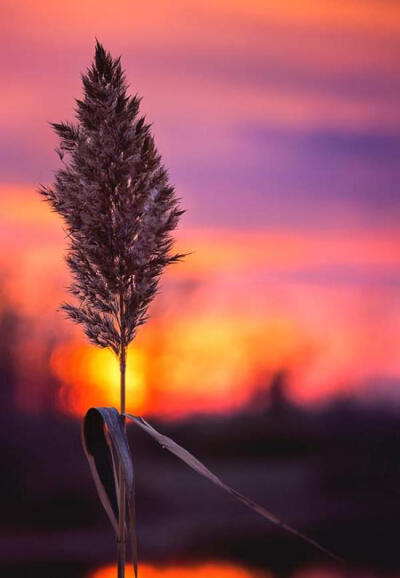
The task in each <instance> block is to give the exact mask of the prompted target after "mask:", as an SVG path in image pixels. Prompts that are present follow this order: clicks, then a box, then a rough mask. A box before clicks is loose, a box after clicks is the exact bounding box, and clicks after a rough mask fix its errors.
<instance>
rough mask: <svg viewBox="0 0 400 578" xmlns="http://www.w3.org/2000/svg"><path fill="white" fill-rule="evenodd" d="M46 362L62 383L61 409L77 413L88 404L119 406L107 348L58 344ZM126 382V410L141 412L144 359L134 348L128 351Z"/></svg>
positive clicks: (114, 370) (115, 368) (114, 368)
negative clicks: (48, 362)
mask: <svg viewBox="0 0 400 578" xmlns="http://www.w3.org/2000/svg"><path fill="white" fill-rule="evenodd" d="M50 363H51V367H52V369H53V371H54V373H55V374H56V376H57V377H58V378H59V379H60V381H61V383H62V387H61V389H60V394H59V401H60V404H61V406H62V408H63V409H64V410H66V409H67V410H68V411H70V412H72V413H77V414H81V413H82V412H84V411H85V409H86V408H88V407H90V406H91V405H107V406H113V407H119V404H120V393H119V383H120V372H119V364H118V360H117V358H116V357H115V355H113V354H112V353H111V352H110V351H109V350H108V349H98V348H96V347H93V346H91V345H81V346H77V345H75V343H70V344H62V345H59V346H58V347H57V348H56V349H55V350H54V352H53V354H52V356H51V362H50ZM126 381H127V383H128V384H129V388H128V389H127V405H128V407H129V409H130V410H131V411H134V412H136V411H137V412H143V410H144V409H145V407H146V402H147V399H146V398H147V396H146V385H145V368H144V356H143V354H142V353H141V352H140V351H139V350H137V349H134V348H131V349H130V351H129V356H128V362H127V368H126Z"/></svg>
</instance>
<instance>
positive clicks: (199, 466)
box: [125, 414, 342, 562]
mask: <svg viewBox="0 0 400 578" xmlns="http://www.w3.org/2000/svg"><path fill="white" fill-rule="evenodd" d="M125 415H126V417H127V418H129V419H130V420H131V421H133V422H134V423H135V424H136V425H138V426H139V427H140V428H141V429H142V430H144V431H145V432H146V433H147V434H148V435H150V436H151V437H152V438H154V439H155V440H156V441H157V442H158V443H159V444H160V445H161V447H163V448H164V449H167V450H168V451H169V452H171V453H172V454H174V455H175V456H176V457H177V458H179V459H180V460H182V461H183V462H184V463H185V464H186V465H188V466H189V467H190V468H192V469H193V470H194V471H196V472H197V473H198V474H200V475H201V476H203V477H205V478H207V479H208V480H210V481H211V482H213V484H215V485H217V486H219V487H220V488H222V489H223V490H225V491H226V492H228V494H230V495H231V496H232V497H233V498H235V499H236V500H238V501H239V502H241V503H242V504H244V505H245V506H247V507H248V508H250V509H251V510H253V511H254V512H257V514H260V516H263V517H264V518H266V519H267V520H269V521H270V522H272V523H273V524H275V525H277V526H279V527H280V528H282V529H283V530H286V531H287V532H289V533H290V534H293V535H295V536H297V537H298V538H300V539H301V540H303V541H305V542H307V543H308V544H310V545H311V546H314V547H315V548H317V549H318V550H320V551H321V552H323V553H324V554H326V555H328V556H330V557H331V558H333V559H334V560H337V561H339V562H342V559H341V558H340V557H339V556H337V555H336V554H333V553H332V552H331V551H330V550H328V549H327V548H325V547H324V546H322V545H321V544H320V543H319V542H317V541H316V540H313V539H312V538H310V537H308V536H306V535H305V534H303V533H301V532H299V531H298V530H296V529H295V528H293V527H292V526H290V525H289V524H286V523H285V522H283V521H282V520H280V519H279V518H278V517H277V516H275V514H273V513H272V512H270V511H269V510H267V509H266V508H264V507H263V506H260V505H259V504H257V503H256V502H254V501H253V500H251V499H250V498H248V497H247V496H244V495H243V494H241V493H240V492H238V491H236V490H234V489H233V488H231V487H230V486H228V485H227V484H225V482H223V481H222V480H221V479H220V478H219V477H218V476H216V475H215V474H214V473H213V472H211V471H210V470H209V469H208V468H207V467H206V466H205V465H204V464H203V463H202V462H201V461H200V460H198V459H197V458H195V457H194V456H193V455H192V454H191V453H190V452H188V451H187V450H185V448H183V447H182V446H180V445H179V444H177V443H176V442H174V440H172V439H171V438H169V437H168V436H165V435H163V434H161V433H160V432H158V431H157V430H156V429H155V428H154V427H153V426H151V425H150V424H149V423H148V422H147V421H146V420H145V419H143V418H142V417H137V416H134V415H131V414H125Z"/></svg>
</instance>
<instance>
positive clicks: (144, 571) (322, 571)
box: [86, 562, 383, 578]
mask: <svg viewBox="0 0 400 578" xmlns="http://www.w3.org/2000/svg"><path fill="white" fill-rule="evenodd" d="M139 575H140V578H189V577H190V578H278V577H277V575H276V574H272V573H271V572H268V571H267V570H264V571H263V570H250V569H246V568H244V567H242V566H237V565H233V564H226V563H216V562H214V563H207V564H198V565H187V566H168V567H165V566H160V567H157V566H153V565H150V564H141V565H140V568H139ZM116 576H117V568H116V566H113V565H111V566H106V567H104V568H100V569H98V570H95V571H94V572H91V573H90V574H89V575H87V576H86V578H116ZM126 578H133V571H132V569H131V568H128V570H127V573H126ZM291 578H383V575H382V574H375V573H373V572H365V570H359V571H350V572H349V571H348V570H347V571H346V570H343V571H342V570H337V569H334V568H322V567H315V566H313V567H309V568H304V569H301V570H297V571H294V573H293V574H291Z"/></svg>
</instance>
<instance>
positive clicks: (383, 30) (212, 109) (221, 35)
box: [0, 0, 400, 415]
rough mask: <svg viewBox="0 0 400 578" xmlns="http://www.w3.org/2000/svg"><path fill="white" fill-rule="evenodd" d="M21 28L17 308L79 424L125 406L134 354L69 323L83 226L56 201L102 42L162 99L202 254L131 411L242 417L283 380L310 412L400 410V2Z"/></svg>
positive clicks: (34, 17) (24, 379)
mask: <svg viewBox="0 0 400 578" xmlns="http://www.w3.org/2000/svg"><path fill="white" fill-rule="evenodd" d="M0 30H1V34H0V45H1V53H2V56H3V58H2V59H1V63H0V69H1V77H2V80H3V82H2V88H1V101H2V106H1V107H0V124H1V130H0V279H1V283H2V285H3V289H2V293H4V295H5V297H3V298H2V299H3V302H4V303H5V301H6V300H7V301H9V302H11V303H12V304H13V305H14V306H16V307H18V310H19V311H20V314H21V315H22V316H23V317H24V319H25V322H26V323H28V324H29V331H26V332H23V334H22V336H21V343H20V347H19V351H18V352H16V355H17V356H18V355H21V351H24V355H28V356H29V359H30V361H31V366H30V371H28V372H27V374H26V375H25V374H24V371H25V372H26V369H25V370H22V369H21V372H22V374H21V383H24V384H25V385H24V386H21V387H25V388H26V387H28V386H29V387H31V388H32V387H33V388H36V389H35V391H36V392H37V395H36V396H32V398H33V397H35V400H36V401H35V403H37V404H38V407H40V404H41V401H40V400H43V399H45V397H46V391H45V390H44V389H43V387H42V384H41V383H40V379H38V378H37V376H38V375H40V372H41V371H43V367H44V366H46V367H50V369H51V371H52V372H53V374H54V375H55V376H56V377H57V378H58V379H59V380H60V382H61V383H62V384H63V386H62V389H61V391H60V400H59V401H60V407H61V408H62V409H64V410H66V411H72V412H74V413H78V414H79V413H82V412H83V411H84V409H85V408H86V407H87V406H88V405H99V404H101V403H105V402H110V403H117V399H118V384H117V378H118V374H117V368H116V365H115V363H114V360H113V359H112V357H111V356H108V354H107V352H103V351H97V350H95V349H94V348H93V347H92V346H89V345H87V344H86V342H85V340H84V339H83V338H82V337H81V335H80V332H79V331H77V330H76V329H75V328H72V327H71V326H70V323H69V322H68V321H66V320H64V318H63V316H62V315H61V314H60V313H57V312H56V308H57V305H58V304H59V303H60V301H62V300H63V299H64V297H65V290H64V287H65V286H66V285H67V284H68V274H67V272H66V270H65V265H64V262H63V252H64V249H65V246H66V242H65V238H64V237H65V235H64V233H63V231H62V224H61V222H60V221H59V219H58V218H57V217H56V216H55V215H53V214H51V213H50V212H49V210H48V208H47V206H44V204H43V203H42V202H41V201H40V199H39V197H38V195H37V194H36V193H35V189H36V188H37V186H38V184H39V183H49V182H51V180H52V178H53V174H54V170H55V169H56V168H57V167H58V166H59V160H58V157H57V155H56V154H55V153H54V148H55V146H56V138H55V136H54V135H53V134H52V132H51V130H50V127H49V124H48V122H49V121H60V120H72V118H73V114H74V98H78V97H79V96H80V95H81V86H80V73H81V72H83V71H84V70H85V69H86V67H87V66H88V65H89V64H90V61H91V59H92V57H93V52H94V42H95V37H97V38H98V39H99V40H100V41H101V42H102V43H103V44H104V45H105V47H106V48H107V49H108V50H110V51H111V52H112V54H113V55H120V54H121V55H122V63H123V66H124V68H125V69H126V73H127V79H128V82H129V84H130V89H131V91H132V92H138V93H139V94H140V95H141V96H142V97H143V101H142V110H143V112H145V113H146V115H147V118H148V120H149V121H151V122H152V123H153V132H154V135H155V138H156V142H157V143H158V147H159V149H160V152H161V153H162V155H163V158H164V161H165V163H166V165H167V167H168V168H169V172H170V176H171V180H172V181H173V183H174V184H175V185H176V189H177V192H178V195H179V196H180V197H181V198H182V203H183V206H184V208H185V209H186V210H187V212H186V214H185V216H184V217H183V219H182V224H181V227H180V229H179V231H178V233H177V242H178V246H179V248H180V249H183V250H185V251H191V252H192V254H191V255H190V256H189V257H187V259H186V262H185V263H184V264H180V265H176V266H174V267H173V268H171V270H170V271H169V272H168V273H167V275H166V277H165V279H164V282H163V291H162V293H161V295H160V296H159V297H158V298H157V300H156V302H155V304H154V307H153V310H152V312H153V318H152V319H151V320H150V321H149V324H148V326H147V327H146V328H144V329H143V330H142V331H141V332H140V334H139V337H138V340H137V343H134V345H133V348H132V351H131V355H130V357H131V367H130V376H129V379H130V398H129V399H130V404H131V409H132V410H134V411H143V412H147V413H148V412H150V413H159V414H163V415H169V414H171V415H181V414H185V413H187V412H191V411H197V410H211V411H213V410H218V411H220V410H221V411H222V410H227V409H235V408H237V407H240V405H241V404H243V403H246V402H247V401H248V400H249V398H250V397H251V396H252V394H253V393H254V392H255V391H256V390H258V389H259V388H263V387H267V386H268V383H269V381H270V379H271V376H272V375H273V373H274V372H276V371H279V370H281V369H285V370H287V371H288V375H289V378H290V383H291V387H292V394H293V396H294V397H295V398H296V399H297V400H298V401H301V402H311V401H313V402H315V401H320V400H322V401H323V400H326V399H328V398H329V397H330V396H332V395H334V394H337V393H340V392H344V393H356V394H357V395H360V397H363V398H368V399H369V398H371V399H374V398H377V397H379V396H382V395H383V396H389V397H391V398H392V399H399V401H400V356H399V354H398V347H399V344H400V227H399V223H400V162H399V159H400V4H399V3H397V2H395V1H394V0H360V1H354V0H347V1H344V0H343V1H342V0H332V1H328V0H319V1H306V0H297V1H296V0H292V1H290V0H288V1H286V2H278V1H272V2H269V1H267V0H246V1H244V0H240V1H239V0H237V1H235V0H230V1H229V2H228V1H225V0H213V1H212V2H211V1H207V0H202V1H195V0H189V1H187V0H185V1H184V0H174V1H173V2H163V1H161V0H159V1H154V0H148V1H147V2H145V3H136V2H133V1H132V0H115V1H114V2H105V1H101V0H96V1H95V0H85V1H84V2H78V1H77V0H70V2H68V3H59V2H54V1H50V0H46V1H45V0H3V1H2V2H1V6H0ZM1 307H4V304H3V305H1V303H0V308H1ZM32 368H33V369H32ZM33 370H35V371H36V373H35V372H34V371H33ZM28 374H29V375H28ZM32 375H35V376H36V377H32ZM128 387H129V383H128ZM20 397H21V398H22V397H23V396H22V395H21V396H20ZM25 401H26V400H25ZM32 403H33V402H32ZM43 403H44V402H43Z"/></svg>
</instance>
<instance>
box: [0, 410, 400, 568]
mask: <svg viewBox="0 0 400 578" xmlns="http://www.w3.org/2000/svg"><path fill="white" fill-rule="evenodd" d="M157 425H158V428H159V429H161V430H162V431H164V432H165V433H167V434H169V435H171V436H172V437H174V438H175V439H176V440H177V441H178V442H179V443H181V444H182V445H184V446H185V447H187V448H188V449H189V450H190V451H192V452H193V453H195V454H196V455H197V456H198V457H200V458H201V459H203V460H204V461H205V462H206V464H207V465H208V466H209V467H210V468H211V469H212V470H214V471H215V472H216V473H217V474H218V475H220V476H221V477H222V478H223V479H224V480H225V481H226V482H227V483H229V484H230V485H232V486H233V487H234V488H236V489H238V490H239V491H241V492H243V493H245V494H247V495H248V496H250V497H251V498H253V499H255V500H257V501H259V502H260V503H261V504H263V505H265V506H266V507H268V508H269V509H270V510H272V511H273V512H275V513H276V514H277V515H279V516H280V517H281V518H283V519H284V520H285V521H287V522H289V523H290V524H292V525H293V526H295V527H297V528H298V529H299V530H301V531H302V532H304V533H307V534H309V535H310V536H312V537H313V538H315V539H317V540H318V541H320V542H321V543H322V544H324V545H325V546H326V547H327V548H329V549H331V550H332V551H334V552H335V553H337V554H339V555H340V556H342V557H343V558H344V559H345V561H346V562H345V564H344V565H336V564H335V563H332V562H331V561H330V560H329V559H328V558H327V557H326V556H324V555H323V554H321V553H319V552H318V551H316V550H315V549H313V548H312V547H311V546H309V545H308V544H305V543H303V542H301V541H299V540H298V539H296V538H294V537H292V536H290V535H288V534H286V533H285V532H283V531H282V530H280V529H278V528H276V527H274V526H272V525H271V524H270V523H268V522H266V521H265V520H264V519H261V518H258V517H257V515H256V514H254V513H253V512H250V511H247V510H246V509H245V508H244V507H243V506H241V505H239V504H237V503H236V502H233V501H232V499H231V498H230V497H229V496H227V495H225V494H224V493H222V492H221V491H220V490H219V489H217V488H215V487H214V486H212V485H210V484H209V483H208V482H207V481H206V480H204V479H202V478H199V477H198V476H196V474H194V473H193V472H192V471H191V470H187V469H186V468H185V466H184V465H182V464H181V463H180V462H178V461H176V460H175V458H174V457H172V456H170V455H167V454H166V453H164V452H163V451H162V450H161V449H160V448H158V447H157V446H156V445H155V443H154V442H153V441H152V440H150V439H146V438H145V437H144V434H143V433H142V432H140V431H139V430H137V429H135V426H133V425H131V426H130V430H129V435H130V439H131V443H132V448H133V453H134V456H135V466H136V476H137V527H138V535H139V549H140V558H141V561H142V562H143V563H146V564H147V566H145V567H144V568H143V572H142V576H143V578H146V577H147V576H148V577H149V578H157V576H160V577H162V578H171V577H172V576H174V575H175V570H176V573H177V576H179V578H184V577H185V576H191V577H192V578H204V577H205V575H206V574H208V575H209V577H210V578H217V576H218V573H219V574H220V575H221V576H223V578H252V577H257V578H264V577H267V576H268V577H269V578H275V577H276V578H279V577H288V578H342V577H344V576H346V577H349V578H356V577H365V578H366V577H371V578H372V577H374V578H376V577H384V576H399V575H400V549H399V548H398V530H397V526H398V519H399V515H400V493H399V488H400V469H399V465H398V458H397V455H398V447H399V433H398V415H397V414H396V413H395V412H392V411H389V410H388V409H380V410H378V409H376V408H375V409H373V410H372V409H368V410H367V409H365V408H364V409H361V408H359V407H357V406H353V405H351V404H336V405H335V406H332V407H331V408H329V409H327V410H324V411H323V412H322V411H321V412H319V413H311V412H307V413H306V412H301V411H299V410H298V409H296V408H292V407H289V406H287V407H279V408H275V410H273V411H272V410H270V411H261V412H259V413H257V414H256V413H251V411H250V409H249V410H248V411H246V412H244V413H243V414H241V415H236V416H232V417H230V418H224V419H216V418H204V417H203V418H200V417H199V418H197V419H192V420H190V421H187V422H184V423H179V424H171V423H169V424H166V423H165V424H157ZM1 427H2V428H3V432H2V435H1V437H0V444H1V448H0V449H1V452H2V453H1V455H2V479H1V484H2V492H1V494H0V507H1V528H0V570H1V576H4V577H6V578H19V577H22V576H23V577H24V578H31V577H32V578H36V577H37V578H47V577H49V578H50V576H51V577H57V578H70V577H71V578H72V577H74V578H84V577H85V578H86V577H90V578H91V577H92V576H93V577H94V578H97V576H98V578H111V576H114V572H112V570H111V569H110V570H109V572H108V574H106V570H105V568H106V567H107V566H108V565H110V564H112V562H113V559H114V554H115V543H114V538H113V534H112V531H111V529H110V528H109V526H108V520H107V519H106V516H105V515H104V514H103V512H102V510H101V506H100V504H99V503H98V500H97V497H96V496H95V493H94V491H93V485H92V481H91V479H90V475H89V472H88V468H87V465H86V463H85V459H84V457H83V454H82V450H81V445H80V431H79V424H78V423H76V422H75V421H72V420H68V419H66V418H60V417H52V416H51V414H49V415H48V416H47V417H43V416H41V417H40V418H34V417H23V416H21V415H20V414H15V415H14V416H10V417H9V420H8V423H3V424H2V426H1ZM193 564H195V566H196V567H195V569H193ZM204 564H214V566H215V564H217V566H216V568H217V570H216V571H215V572H216V573H213V572H212V571H211V570H210V568H211V569H212V568H213V567H214V566H206V567H204ZM218 564H222V565H224V564H225V565H226V564H229V566H221V568H225V570H223V571H224V572H225V573H222V570H221V571H218V568H219V567H220V566H218ZM149 565H150V566H149ZM182 565H183V568H182V569H181V571H180V572H179V570H178V567H179V566H182ZM157 567H161V568H162V572H161V573H160V572H158V571H157V570H156V568H157ZM101 568H104V570H103V574H102V575H100V574H98V575H96V573H95V571H96V569H101ZM168 568H169V570H168ZM202 568H203V569H204V568H205V570H202ZM207 568H208V570H207ZM174 569H175V570H174ZM246 569H247V570H246ZM267 571H268V572H270V573H266V572H267ZM202 572H203V574H202ZM237 572H239V574H238V573H237ZM128 576H129V574H128Z"/></svg>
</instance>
